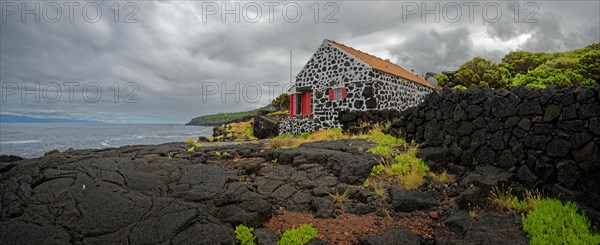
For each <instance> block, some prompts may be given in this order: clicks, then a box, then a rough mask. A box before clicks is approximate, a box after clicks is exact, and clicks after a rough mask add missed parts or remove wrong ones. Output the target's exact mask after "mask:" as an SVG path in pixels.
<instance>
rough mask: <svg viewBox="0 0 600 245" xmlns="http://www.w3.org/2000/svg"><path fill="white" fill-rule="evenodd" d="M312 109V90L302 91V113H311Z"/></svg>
mask: <svg viewBox="0 0 600 245" xmlns="http://www.w3.org/2000/svg"><path fill="white" fill-rule="evenodd" d="M310 109H311V108H310V91H309V92H302V115H309V114H310Z"/></svg>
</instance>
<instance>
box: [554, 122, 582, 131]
mask: <svg viewBox="0 0 600 245" xmlns="http://www.w3.org/2000/svg"><path fill="white" fill-rule="evenodd" d="M557 126H558V128H560V129H562V130H565V131H567V132H580V131H582V130H583V129H584V123H583V121H581V120H572V121H560V122H558V124H557Z"/></svg>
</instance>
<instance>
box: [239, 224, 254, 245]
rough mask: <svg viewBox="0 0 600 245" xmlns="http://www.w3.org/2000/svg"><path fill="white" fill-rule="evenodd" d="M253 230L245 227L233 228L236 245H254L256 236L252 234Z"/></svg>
mask: <svg viewBox="0 0 600 245" xmlns="http://www.w3.org/2000/svg"><path fill="white" fill-rule="evenodd" d="M252 231H254V228H252V227H247V226H245V225H238V226H236V227H235V240H236V242H237V243H238V244H241V245H256V243H255V242H254V240H255V239H256V236H254V234H252Z"/></svg>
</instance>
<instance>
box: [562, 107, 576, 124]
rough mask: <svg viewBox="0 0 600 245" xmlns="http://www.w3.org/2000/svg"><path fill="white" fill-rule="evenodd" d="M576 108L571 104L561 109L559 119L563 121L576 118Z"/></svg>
mask: <svg viewBox="0 0 600 245" xmlns="http://www.w3.org/2000/svg"><path fill="white" fill-rule="evenodd" d="M577 106H578V105H577V104H573V105H570V106H565V107H563V108H562V113H561V114H560V119H561V120H563V121H564V120H571V119H575V118H577Z"/></svg>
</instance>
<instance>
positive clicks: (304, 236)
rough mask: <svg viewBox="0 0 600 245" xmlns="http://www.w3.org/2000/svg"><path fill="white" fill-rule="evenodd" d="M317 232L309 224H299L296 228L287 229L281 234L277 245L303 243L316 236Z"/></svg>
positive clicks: (298, 244) (300, 244) (297, 244)
mask: <svg viewBox="0 0 600 245" xmlns="http://www.w3.org/2000/svg"><path fill="white" fill-rule="evenodd" d="M318 236H319V232H318V231H317V229H315V228H314V227H313V226H312V225H310V224H303V225H300V226H299V227H298V228H292V229H290V230H287V231H285V232H284V233H283V235H281V239H280V240H279V242H278V243H277V244H279V245H303V244H306V243H308V242H309V241H310V239H312V238H314V237H318Z"/></svg>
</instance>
